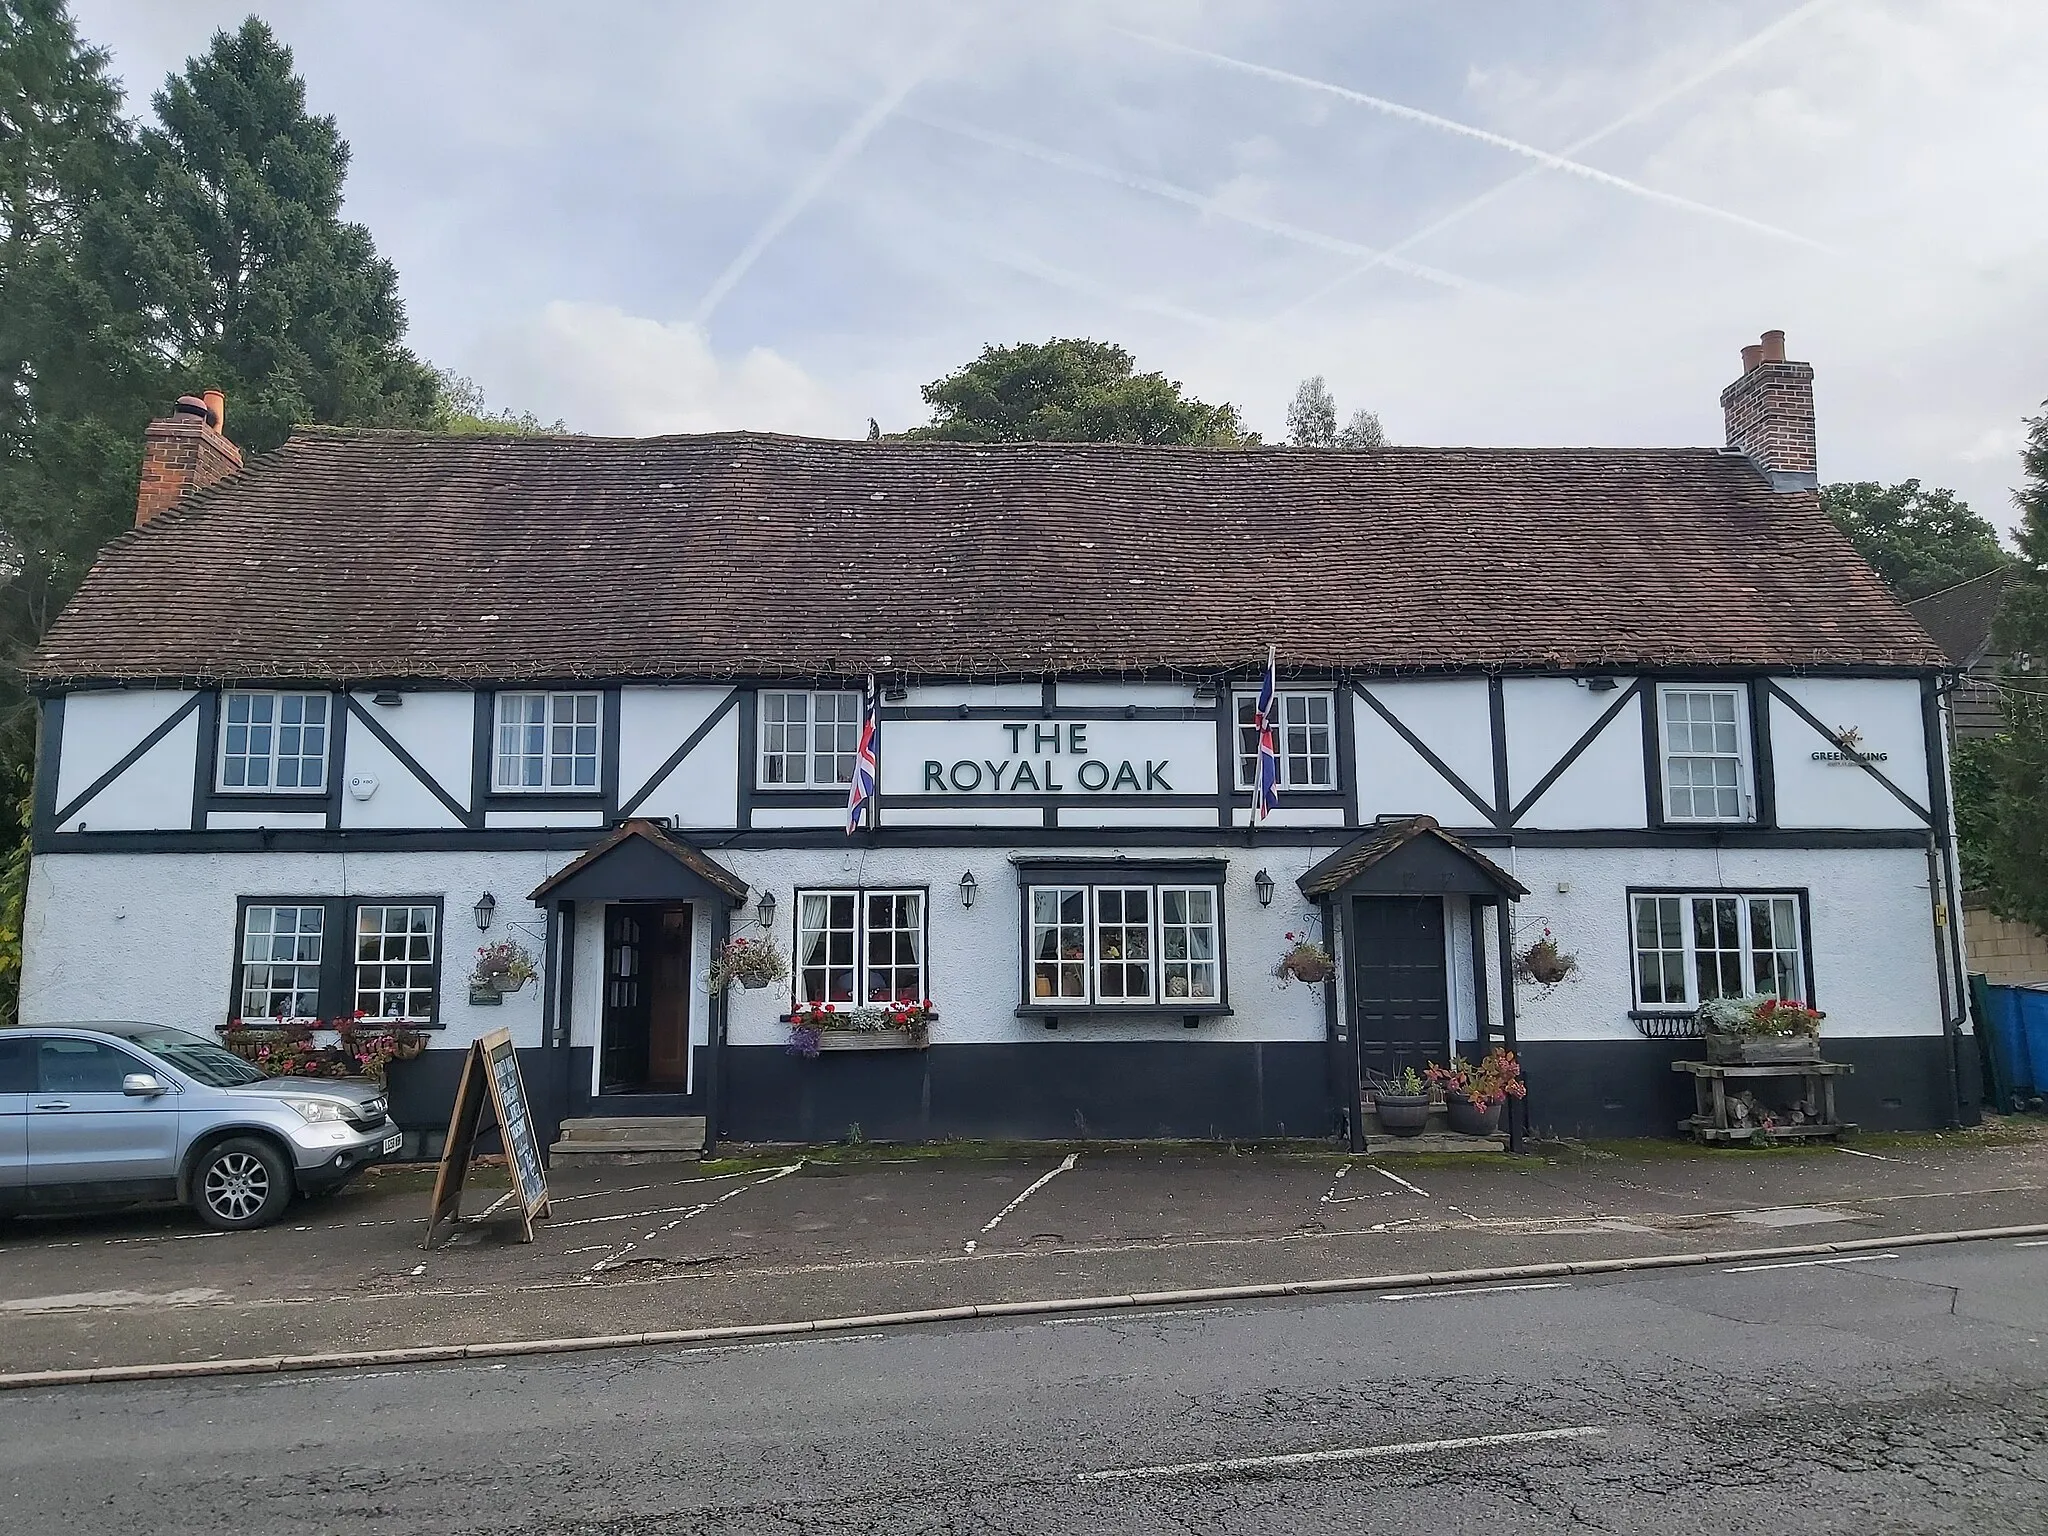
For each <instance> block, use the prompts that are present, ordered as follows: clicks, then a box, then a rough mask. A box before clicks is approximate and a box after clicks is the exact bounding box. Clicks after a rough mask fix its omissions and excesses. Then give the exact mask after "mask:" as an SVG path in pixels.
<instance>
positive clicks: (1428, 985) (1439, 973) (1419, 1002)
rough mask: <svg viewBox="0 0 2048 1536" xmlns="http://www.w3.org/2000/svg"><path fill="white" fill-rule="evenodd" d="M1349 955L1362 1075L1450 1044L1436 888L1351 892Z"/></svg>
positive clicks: (1441, 1053) (1409, 1063)
mask: <svg viewBox="0 0 2048 1536" xmlns="http://www.w3.org/2000/svg"><path fill="white" fill-rule="evenodd" d="M1348 937H1349V940H1350V942H1349V945H1348V947H1347V960H1348V963H1349V969H1350V973H1351V1017H1352V1024H1353V1028H1354V1029H1356V1030H1357V1039H1358V1064H1359V1068H1360V1070H1361V1071H1362V1072H1363V1073H1364V1074H1365V1080H1366V1082H1368V1083H1372V1082H1376V1081H1384V1080H1386V1079H1388V1078H1391V1077H1397V1076H1399V1075H1400V1072H1401V1069H1402V1068H1404V1067H1413V1068H1414V1069H1415V1070H1416V1071H1417V1072H1420V1071H1421V1070H1422V1068H1423V1066H1424V1065H1425V1064H1426V1063H1428V1062H1432V1061H1444V1060H1445V1059H1447V1058H1448V1056H1449V1055H1450V1050H1451V1000H1450V974H1449V969H1448V967H1447V966H1446V965H1445V963H1444V902H1443V898H1442V897H1441V896H1354V897H1353V898H1352V899H1351V932H1350V934H1349V935H1348Z"/></svg>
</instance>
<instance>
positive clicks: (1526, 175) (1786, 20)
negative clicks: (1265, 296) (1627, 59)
mask: <svg viewBox="0 0 2048 1536" xmlns="http://www.w3.org/2000/svg"><path fill="white" fill-rule="evenodd" d="M1837 3H1838V0H1806V4H1804V5H1802V6H1800V7H1799V8H1798V9H1796V10H1793V11H1788V12H1786V13H1785V14H1784V15H1783V16H1780V17H1779V18H1778V19H1777V20H1776V21H1774V22H1772V23H1771V24H1770V25H1769V26H1767V27H1765V28H1764V29H1763V30H1762V31H1760V32H1758V33H1756V34H1755V35H1753V36H1752V37H1750V38H1749V39H1747V40H1746V41H1744V42H1740V43H1737V44H1736V45H1735V46H1734V47H1733V48H1730V49H1729V50H1728V51H1727V52H1726V53H1723V54H1721V55H1720V56H1718V57H1717V58H1715V59H1713V60H1711V61H1710V62H1709V63H1707V64H1705V65H1703V66H1702V67H1700V68H1699V69H1697V70H1694V71H1693V72H1692V73H1691V74H1689V75H1687V76H1686V77H1685V78H1684V79H1683V80H1680V81H1679V82H1678V83H1677V84H1675V85H1672V86H1668V87H1666V88H1665V89H1664V90H1662V91H1659V92H1658V93H1657V94H1656V95H1655V96H1652V97H1651V98H1650V99H1649V100H1647V101H1644V102H1639V103H1638V104H1637V105H1635V106H1634V107H1631V108H1630V109H1629V110H1628V111H1626V112H1624V113H1622V115H1621V116H1620V117H1617V118H1615V119H1614V120H1613V121H1612V122H1610V123H1607V124H1605V125H1603V126H1602V127H1599V128H1596V129H1594V130H1593V131H1592V132H1591V133H1589V134H1587V135H1586V136H1585V137H1584V138H1580V139H1574V140H1573V141H1572V142H1571V143H1569V144H1567V145H1566V146H1565V147H1564V148H1563V149H1561V150H1559V151H1558V153H1559V154H1560V155H1563V156H1566V157H1570V156H1573V155H1578V154H1581V153H1583V152H1584V151H1586V150H1588V149H1590V148H1591V147H1592V146H1593V145H1595V144H1598V143H1599V142H1600V141H1601V140H1603V139H1607V138H1611V137H1612V136H1613V135H1615V134H1617V133H1619V132H1621V130H1622V129H1624V128H1628V127H1632V126H1633V125H1634V124H1636V123H1639V122H1641V121H1642V120H1643V119H1644V118H1646V117H1648V116H1650V115H1651V114H1652V113H1654V112H1658V111H1661V110H1662V109H1663V108H1665V107H1667V106H1669V105H1670V104H1671V103H1672V102H1674V101H1676V100H1677V99H1678V98H1679V97H1681V96H1684V95H1686V94H1687V93H1689V92H1691V91H1694V90H1696V89H1698V88H1699V87H1700V86H1702V85H1705V84H1706V83H1707V82H1708V81H1709V80H1711V79H1713V78H1714V77H1715V76H1716V75H1719V74H1721V73H1723V72H1724V71H1725V70H1728V69H1730V68H1732V67H1733V66H1734V65H1736V64H1739V63H1741V62H1742V61H1743V60H1744V59H1746V58H1748V57H1749V56H1750V55H1751V54H1752V53H1755V52H1756V51H1757V50H1758V49H1760V48H1762V47H1763V46H1764V45H1765V44H1766V43H1770V42H1775V41H1776V40H1777V38H1778V36H1779V35H1780V34H1781V33H1783V32H1785V31H1787V30H1788V29H1790V28H1792V27H1795V26H1797V25H1798V24H1799V23H1801V22H1803V21H1805V20H1806V19H1807V18H1808V17H1810V16H1812V15H1814V14H1815V13H1816V12H1818V11H1824V10H1827V9H1828V8H1829V7H1831V6H1833V5H1835V4H1837ZM1549 169H1550V167H1549V166H1547V165H1532V166H1530V167H1529V168H1528V169H1527V170H1525V171H1518V172H1516V173H1515V174H1514V175H1513V176H1510V177H1508V178H1507V180H1505V181H1502V182H1498V183H1496V184H1495V185H1493V186H1491V187H1489V188H1488V189H1487V190H1486V191H1484V192H1481V193H1480V194H1479V195H1478V196H1477V197H1474V198H1471V199H1469V200H1468V201H1466V202H1463V203H1460V204H1459V205H1458V206H1457V207H1455V208H1453V209H1451V210H1450V211H1449V212H1448V213H1445V214H1442V215H1441V216H1439V217H1438V218H1435V219H1433V220H1431V221H1430V222H1429V223H1427V224H1425V225H1423V227H1422V228H1420V229H1418V230H1416V231H1415V232H1414V233H1413V234H1410V235H1408V236H1406V237H1404V238H1403V239H1401V240H1398V241H1396V242H1395V243H1394V244H1392V245H1390V246H1388V247H1387V254H1389V255H1396V256H1397V255H1399V254H1400V253H1401V252H1403V251H1406V250H1410V249H1412V248H1414V247H1415V246H1417V245H1420V244H1421V243H1422V242H1423V241H1425V240H1427V239H1428V238H1429V237H1430V236H1431V235H1434V234H1437V233H1438V232H1440V231H1442V230H1444V229H1448V228H1449V227H1450V226H1451V225H1453V224H1456V223H1458V222H1459V221H1460V220H1461V219H1464V218H1467V217H1469V216H1470V215H1472V214H1474V213H1477V212H1478V211H1479V210H1480V209H1482V208H1484V207H1486V206H1487V205H1488V204H1489V203H1492V202H1493V201H1494V200H1495V199H1497V198H1499V197H1501V196H1502V195H1504V194H1505V193H1507V192H1510V191H1512V190H1513V189H1514V188H1516V187H1519V186H1520V185H1522V183H1523V182H1525V181H1532V180H1534V179H1535V178H1536V177H1538V176H1541V175H1543V174H1545V173H1546V172H1547V171H1548V170H1549ZM1379 265H1380V262H1379V259H1378V258H1377V257H1375V258H1373V259H1371V260H1368V261H1364V262H1361V263H1360V264H1359V265H1357V266H1355V267H1350V268H1347V269H1346V270H1344V271H1342V272H1340V273H1338V274H1337V275H1336V276H1335V277H1333V278H1331V279H1330V280H1329V281H1328V282H1327V283H1324V284H1323V285H1322V286H1321V287H1320V288H1316V289H1313V290H1312V291H1310V292H1309V293H1306V294H1304V295H1303V296H1302V297H1300V298H1298V299H1296V300H1295V301H1294V302H1293V303H1292V304H1289V305H1288V306H1287V307H1286V308H1285V309H1282V310H1279V311H1277V312H1276V313H1275V314H1274V315H1273V316H1272V317H1271V318H1269V319H1268V320H1267V321H1266V324H1267V325H1268V326H1272V325H1277V324H1279V323H1280V322H1281V321H1283V320H1287V319H1289V318H1291V317H1292V316H1294V315H1296V314H1298V313H1300V312H1301V311H1302V310H1304V309H1307V308H1308V307H1309V306H1310V305H1312V304H1315V303H1317V302H1319V301H1321V300H1323V299H1325V298H1328V297H1329V296H1330V295H1331V294H1332V293H1335V292H1336V291H1337V290H1338V289H1339V288H1342V287H1344V286H1345V285H1346V284H1347V283H1352V282H1355V281H1357V280H1358V279H1359V278H1361V277H1364V276H1365V275H1366V274H1367V273H1368V272H1371V271H1373V270H1374V269H1375V268H1377V267H1378V266H1379Z"/></svg>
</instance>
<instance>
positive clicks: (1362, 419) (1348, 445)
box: [1337, 410, 1387, 453]
mask: <svg viewBox="0 0 2048 1536" xmlns="http://www.w3.org/2000/svg"><path fill="white" fill-rule="evenodd" d="M1337 446H1338V447H1339V448H1342V449H1344V450H1345V451H1346V452H1349V453H1363V452H1364V451H1365V450H1367V449H1368V448H1384V447H1386V446H1387V434H1386V431H1385V429H1384V428H1382V427H1381V426H1380V419H1379V417H1377V416H1375V415H1374V414H1373V413H1372V412H1371V411H1367V410H1356V411H1353V412H1352V413H1351V419H1350V420H1349V421H1347V422H1345V423H1344V430H1343V431H1342V432H1339V433H1338V434H1337Z"/></svg>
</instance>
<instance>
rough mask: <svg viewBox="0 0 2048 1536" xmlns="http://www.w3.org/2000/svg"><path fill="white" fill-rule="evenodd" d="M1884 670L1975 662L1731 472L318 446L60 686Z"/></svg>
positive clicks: (201, 506) (123, 589) (1400, 456)
mask: <svg viewBox="0 0 2048 1536" xmlns="http://www.w3.org/2000/svg"><path fill="white" fill-rule="evenodd" d="M1269 643H1271V644H1276V645H1278V647H1279V650H1280V656H1281V663H1282V668H1283V670H1289V671H1294V670H1298V671H1303V672H1310V671H1325V670H1348V671H1361V672H1370V671H1409V670H1432V669H1458V670H1472V669H1492V668H1575V667H1576V668H1584V667H1623V666H1654V667H1678V666H1714V665H1727V666H1757V667H1794V668H1799V667H1814V668H1827V667H1836V666H1886V667H1894V666H1895V667H1902V668H1926V669H1932V668H1935V667H1939V666H1941V665H1942V664H1943V663H1944V657H1943V656H1942V654H1941V653H1940V652H1939V651H1938V650H1937V648H1936V647H1935V646H1934V645H1933V644H1932V643H1931V642H1930V641H1929V640H1928V638H1927V636H1926V635H1925V634H1924V633H1923V632H1922V631H1921V629H1920V628H1919V626H1918V625H1917V624H1915V623H1914V622H1913V620H1912V619H1911V618H1910V617H1908V616H1907V614H1906V613H1905V612H1904V611H1903V610H1902V609H1901V608H1900V607H1899V605H1898V603H1897V602H1896V601H1894V600H1893V598H1892V597H1891V596H1890V594H1889V593H1887V592H1886V591H1885V589H1884V587H1883V586H1882V585H1881V584H1880V583H1879V582H1878V580H1877V578H1876V576H1875V575H1873V574H1872V573H1871V571H1870V569H1869V567H1868V566H1866V565H1865V564H1864V563H1863V561H1862V560H1861V559H1859V558H1858V557H1857V555H1856V553H1855V552H1854V550H1853V549H1851V548H1850V546H1849V544H1848V541H1847V540H1846V539H1844V538H1843V537H1842V535H1841V534H1840V533H1839V532H1837V531H1836V529H1835V528H1834V526H1833V525H1832V524H1831V523H1830V522H1829V521H1828V519H1827V518H1826V517H1825V516H1823V515H1822V513H1821V512H1820V510H1819V507H1818V504H1817V501H1816V498H1815V497H1814V496H1813V495H1811V494H1787V493H1782V492H1774V491H1772V490H1770V489H1769V487H1768V486H1767V485H1766V483H1765V481H1764V479H1763V478H1762V476H1761V475H1759V474H1758V473H1757V471H1756V470H1755V468H1754V467H1753V466H1752V465H1751V464H1750V463H1749V461H1748V460H1746V459H1744V458H1741V457H1739V456H1736V455H1732V454H1728V453H1723V452H1721V451H1718V450H1713V449H1648V450H1644V449H1605V448H1597V449H1596V448H1557V449H1501V448H1389V449H1383V450H1378V451H1375V452H1369V453H1333V452H1307V451H1297V450H1290V449H1252V450H1218V449H1199V448H1147V447H1132V446H1126V445H1120V444H1065V443H1059V444H1015V445H1008V444H1005V445H969V444H953V443H927V442H890V441H884V442H852V441H821V440H815V439H808V438H792V437H776V436H767V435H763V434H759V433H749V432H741V433H721V434H715V435H710V436H700V437H662V438H645V439H617V438H589V437H520V438H514V437H437V436H430V435H423V434H414V433H404V432H370V431H354V430H349V431H342V430H325V429H313V430H305V431H301V432H299V433H297V434H296V435H294V436H293V438H292V439H291V440H290V441H289V442H288V443H286V444H285V445H284V446H283V447H282V448H280V449H278V450H276V451H275V452H273V453H269V454H265V455H263V456H262V457H261V458H259V459H257V460H255V461H253V462H252V463H251V465H250V466H249V467H248V468H247V469H246V470H244V471H243V473H241V474H240V475H237V476H235V477H233V478H232V479H230V480H227V481H225V482H223V483H221V484H220V485H217V486H215V487H213V488H211V489H209V490H207V491H203V492H200V493H198V494H197V495H196V496H193V497H191V498H189V499H188V500H187V501H185V502H184V503H181V504H180V505H179V506H178V507H177V508H175V509H174V510H172V511H170V512H167V513H164V514H162V515H161V516H159V517H157V518H156V519H155V520H153V521H152V522H150V523H149V524H147V525H146V526H144V527H142V528H138V529H135V530H133V531H131V532H129V533H127V534H124V535H123V536H122V537H120V538H119V539H117V540H115V541H114V542H113V543H112V544H110V545H109V546H108V547H107V548H106V549H105V550H104V551H103V552H102V553H101V555H100V557H99V560H98V562H97V563H96V564H95V565H94V567H93V569H92V571H91V573H90V574H89V575H88V576H87V578H86V580H85V583H84V585H83V586H82V588H81V589H80V591H79V594H78V596H77V597H76V598H75V599H74V600H73V601H72V603H71V605H70V606H69V607H68V608H67V609H66V610H65V612H64V614H63V615H62V616H61V617H60V618H59V619H58V620H57V622H56V624H55V625H54V626H53V627H52V629H51V631H50V633H49V635H48V637H47V639H46V640H45V641H44V643H43V646H42V648H41V649H40V650H39V651H38V653H37V654H36V656H35V658H34V659H33V661H32V662H31V664H30V667H29V673H30V676H31V677H32V678H33V679H35V680H36V681H38V682H40V683H43V684H46V685H47V684H55V683H63V682H67V681H93V680H99V681H143V680H156V681H172V680H192V681H199V682H208V681H228V680H237V679H256V678H263V677H293V678H305V679H320V680H334V681H340V682H347V681H354V680H369V679H380V680H381V679H390V680H405V679H423V680H426V679H445V680H450V681H461V680H491V681H519V680H524V679H569V678H607V677H609V678H633V677H647V678H655V677H722V676H778V675H789V676H823V675H858V674H860V673H863V672H867V671H871V670H872V671H876V672H882V673H900V674H906V675H912V676H916V675H924V676H972V675H987V674H1004V675H1011V676H1043V675H1047V674H1051V673H1055V672H1061V673H1076V672H1097V673H1102V672H1121V671H1135V670H1144V671H1154V672H1171V671H1190V672H1212V671H1215V670H1220V669H1223V668H1228V667H1234V666H1238V665H1242V664H1245V663H1247V662H1252V661H1255V660H1257V659H1259V658H1262V657H1263V656H1264V654H1265V649H1266V646H1267V645H1268V644H1269Z"/></svg>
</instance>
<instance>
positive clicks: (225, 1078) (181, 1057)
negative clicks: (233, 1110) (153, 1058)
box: [122, 1027, 268, 1088]
mask: <svg viewBox="0 0 2048 1536" xmlns="http://www.w3.org/2000/svg"><path fill="white" fill-rule="evenodd" d="M122 1038H124V1039H127V1040H132V1041H134V1042H135V1043H136V1044H137V1045H139V1046H141V1047H142V1048H143V1049H144V1050H145V1051H153V1052H155V1053H156V1054H157V1055H159V1056H161V1057H162V1058H163V1059H164V1060H165V1061H168V1062H169V1063H170V1064H171V1065H172V1066H174V1067H176V1068H177V1069H178V1070H179V1071H180V1072H182V1073H184V1074H185V1075H186V1076H187V1077H189V1078H192V1079H194V1080H195V1081H197V1082H201V1083H204V1084H205V1085H206V1086H207V1087H209V1088H235V1087H239V1086H240V1085H242V1084H243V1083H260V1082H262V1081H263V1079H264V1078H265V1076H267V1075H268V1074H266V1073H263V1072H259V1071H257V1070H256V1069H255V1068H254V1067H252V1066H250V1065H249V1063H248V1062H246V1061H244V1060H242V1058H241V1057H239V1056H237V1055H236V1054H235V1053H234V1052H233V1051H230V1050H227V1049H225V1048H223V1047H221V1046H218V1045H215V1044H214V1043H213V1042H212V1041H211V1040H202V1039H201V1038H200V1037H199V1036H197V1035H189V1034H187V1033H186V1032H185V1031H184V1030H182V1029H170V1028H162V1027H159V1028H150V1029H136V1030H127V1031H124V1032H123V1036H122Z"/></svg>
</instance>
